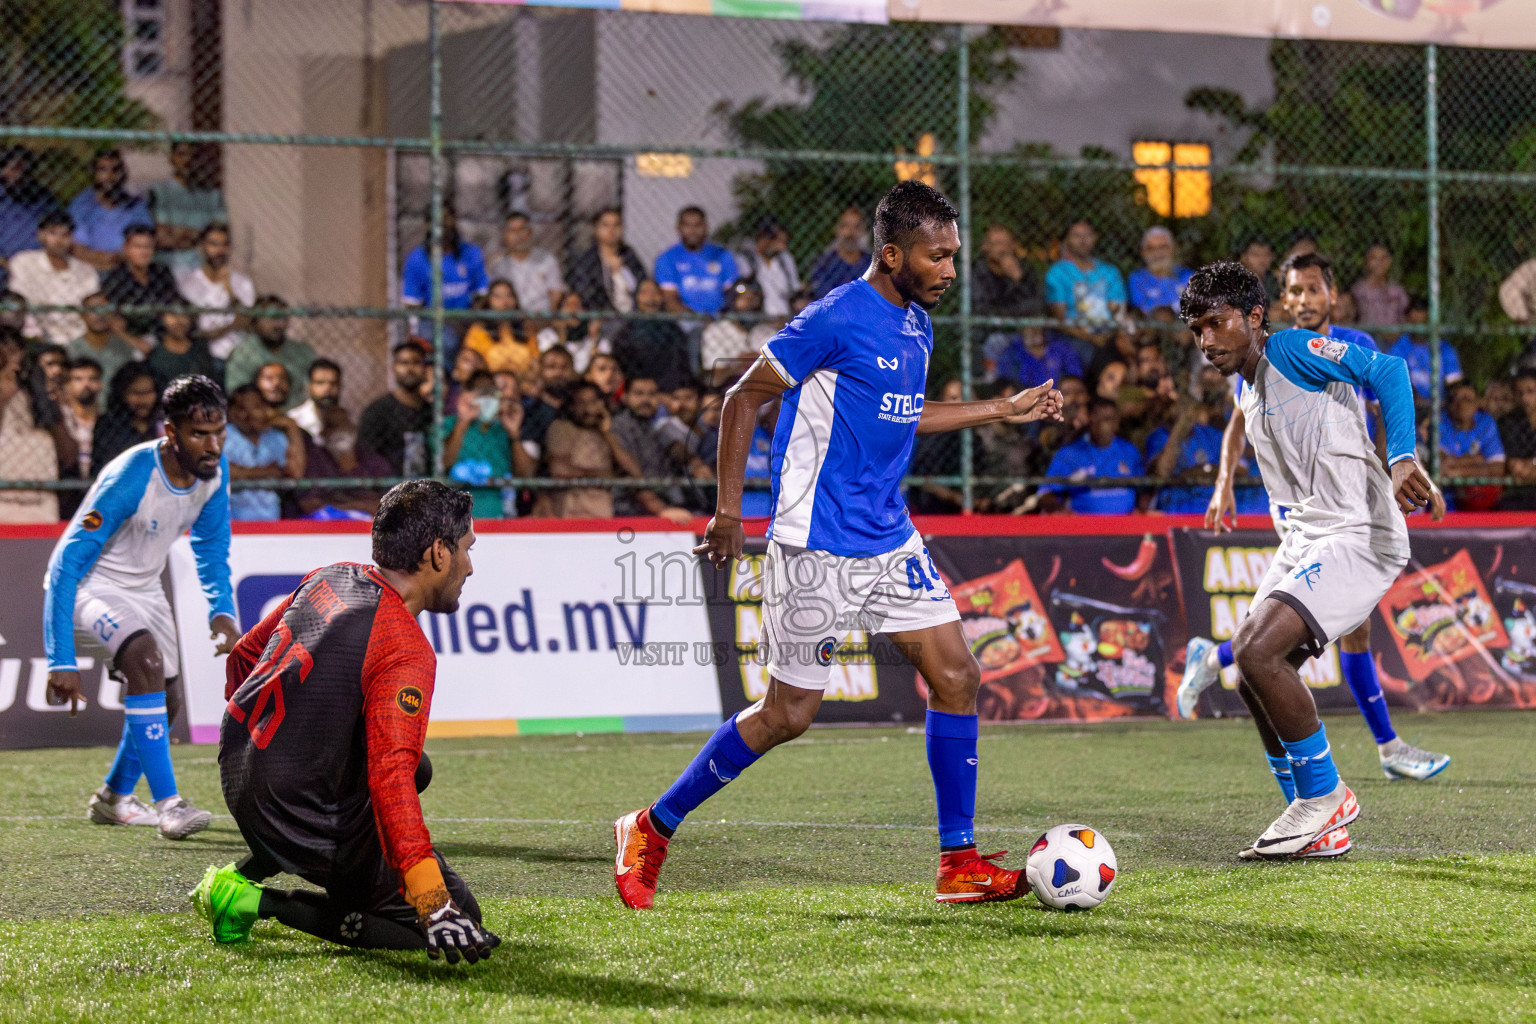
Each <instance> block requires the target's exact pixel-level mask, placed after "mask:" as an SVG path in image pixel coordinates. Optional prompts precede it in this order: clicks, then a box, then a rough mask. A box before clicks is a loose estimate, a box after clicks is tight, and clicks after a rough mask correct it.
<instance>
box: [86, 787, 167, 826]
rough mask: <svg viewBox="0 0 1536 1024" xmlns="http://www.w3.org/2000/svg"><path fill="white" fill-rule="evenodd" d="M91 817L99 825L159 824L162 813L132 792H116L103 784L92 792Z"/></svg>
mask: <svg viewBox="0 0 1536 1024" xmlns="http://www.w3.org/2000/svg"><path fill="white" fill-rule="evenodd" d="M90 817H91V820H92V821H94V822H95V823H96V824H98V825H158V824H160V815H159V814H158V813H156V811H155V809H154V808H153V807H151V806H149V805H148V804H146V803H145V802H144V801H142V800H140V799H139V798H138V797H136V796H134V795H133V794H132V793H114V792H112V790H110V789H108V788H107V787H106V786H105V785H103V786H102V787H101V788H100V789H98V790H97V791H96V792H94V793H92V794H91V803H90Z"/></svg>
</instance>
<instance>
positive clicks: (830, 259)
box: [807, 206, 869, 299]
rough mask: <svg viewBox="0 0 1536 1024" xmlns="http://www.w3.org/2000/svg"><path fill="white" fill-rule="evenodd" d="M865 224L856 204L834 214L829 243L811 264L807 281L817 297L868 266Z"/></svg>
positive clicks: (867, 227) (856, 275) (851, 278)
mask: <svg viewBox="0 0 1536 1024" xmlns="http://www.w3.org/2000/svg"><path fill="white" fill-rule="evenodd" d="M868 233H869V225H868V224H867V223H866V222H865V220H864V214H863V212H862V211H861V210H859V209H858V208H857V207H853V206H850V207H848V208H847V209H846V210H844V211H843V212H842V213H840V214H838V215H837V226H836V227H835V228H834V229H833V232H832V245H831V246H830V247H829V248H828V249H827V250H826V251H825V252H823V253H822V254H821V255H820V256H818V257H816V262H815V263H812V264H811V272H810V273H809V274H808V275H807V282H808V283H809V284H810V286H811V291H812V293H813V294H815V296H816V297H817V298H818V299H821V298H825V297H826V295H827V293H828V292H830V291H831V290H832V289H834V288H838V287H840V286H842V285H845V284H847V283H848V282H850V281H856V280H858V279H859V278H860V277H862V276H863V275H864V271H866V270H868V269H869V250H868V249H867V248H865V246H864V239H865V237H866V236H867V235H868Z"/></svg>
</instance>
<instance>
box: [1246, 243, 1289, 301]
mask: <svg viewBox="0 0 1536 1024" xmlns="http://www.w3.org/2000/svg"><path fill="white" fill-rule="evenodd" d="M1237 262H1239V263H1241V264H1242V265H1243V266H1245V267H1247V268H1248V269H1249V270H1251V271H1253V272H1254V274H1255V275H1257V276H1258V279H1259V280H1260V281H1263V282H1264V294H1265V295H1266V296H1268V298H1269V303H1270V305H1274V304H1275V303H1277V302H1279V301H1280V279H1279V278H1277V277H1276V276H1275V275H1274V273H1273V270H1274V266H1275V247H1274V246H1273V245H1270V244H1269V240H1268V239H1265V238H1261V237H1254V238H1250V239H1249V240H1248V241H1247V243H1246V244H1244V246H1243V247H1242V249H1241V250H1240V251H1239V252H1238V254H1237Z"/></svg>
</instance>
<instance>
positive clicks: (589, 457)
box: [539, 381, 640, 519]
mask: <svg viewBox="0 0 1536 1024" xmlns="http://www.w3.org/2000/svg"><path fill="white" fill-rule="evenodd" d="M544 462H545V466H546V467H547V468H548V475H549V476H551V477H553V478H555V479H556V480H579V479H582V478H593V477H614V476H639V475H640V466H639V464H638V463H636V462H635V457H634V456H633V455H631V454H630V453H629V452H628V451H627V450H626V449H625V448H624V445H623V444H622V443H621V442H620V441H619V439H618V437H617V436H616V435H615V434H614V432H613V419H612V417H611V416H610V415H609V413H608V405H607V403H605V402H604V401H603V395H602V392H601V391H599V390H598V388H597V385H596V384H593V383H592V382H591V381H581V382H580V383H578V384H576V385H575V386H574V387H572V388H571V391H570V396H569V397H568V398H567V399H566V403H565V408H563V409H562V410H561V416H560V418H559V419H557V420H555V422H554V423H552V424H550V426H549V432H548V433H547V434H546V436H545V440H544ZM616 471H617V472H616ZM542 497H543V499H544V500H543V501H541V502H540V503H539V507H540V511H541V513H542V514H547V515H549V516H551V517H553V518H555V519H607V518H610V517H611V516H612V515H613V491H612V490H610V489H609V488H607V487H567V488H563V489H560V490H549V491H546V492H545V493H544V495H543V496H542Z"/></svg>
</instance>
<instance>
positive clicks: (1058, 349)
mask: <svg viewBox="0 0 1536 1024" xmlns="http://www.w3.org/2000/svg"><path fill="white" fill-rule="evenodd" d="M1082 375H1083V364H1082V362H1081V361H1080V360H1079V359H1078V358H1077V350H1076V349H1074V348H1073V347H1072V346H1071V345H1069V344H1068V343H1067V342H1066V341H1065V340H1063V339H1062V338H1060V337H1057V336H1047V334H1046V332H1045V330H1044V329H1043V328H1039V327H1026V328H1024V329H1023V330H1022V331H1020V332H1019V333H1018V334H1015V335H1013V338H1012V341H1011V342H1010V343H1009V345H1008V347H1007V348H1005V349H1003V350H1002V351H1001V352H999V353H998V357H997V376H998V378H999V379H1001V380H1010V381H1014V382H1015V383H1017V384H1019V385H1021V386H1022V387H1026V388H1032V387H1036V386H1037V385H1040V384H1044V383H1045V382H1046V381H1048V380H1057V381H1059V380H1061V379H1062V378H1064V377H1081V376H1082Z"/></svg>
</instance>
